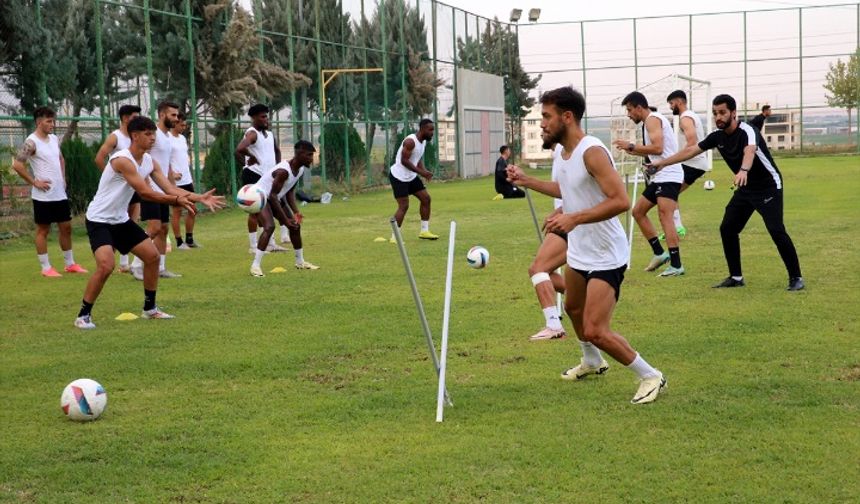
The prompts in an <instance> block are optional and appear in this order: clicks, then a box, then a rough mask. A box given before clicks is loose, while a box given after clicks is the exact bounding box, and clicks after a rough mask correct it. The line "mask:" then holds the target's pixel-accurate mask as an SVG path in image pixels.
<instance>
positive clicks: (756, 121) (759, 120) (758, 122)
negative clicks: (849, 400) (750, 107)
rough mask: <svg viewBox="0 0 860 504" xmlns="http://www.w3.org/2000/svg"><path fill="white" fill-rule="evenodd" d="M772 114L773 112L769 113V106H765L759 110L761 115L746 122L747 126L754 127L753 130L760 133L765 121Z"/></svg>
mask: <svg viewBox="0 0 860 504" xmlns="http://www.w3.org/2000/svg"><path fill="white" fill-rule="evenodd" d="M772 113H773V112H771V110H770V105H765V106H763V107H762V108H761V114H759V115H757V116H755V117H753V118H752V119H750V120H749V121H747V124H749V125H750V126H753V127H755V129H757V130H758V131H759V133H760V132H761V131H762V130H763V129H764V123H765V121H767V118H768V117H770V115H771V114H772Z"/></svg>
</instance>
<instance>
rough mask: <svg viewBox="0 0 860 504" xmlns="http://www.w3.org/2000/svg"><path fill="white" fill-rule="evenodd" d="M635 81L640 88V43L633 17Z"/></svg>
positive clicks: (636, 86) (637, 87)
mask: <svg viewBox="0 0 860 504" xmlns="http://www.w3.org/2000/svg"><path fill="white" fill-rule="evenodd" d="M633 82H634V83H635V86H634V87H635V88H636V89H639V45H638V41H637V37H636V18H633Z"/></svg>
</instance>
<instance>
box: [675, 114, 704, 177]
mask: <svg viewBox="0 0 860 504" xmlns="http://www.w3.org/2000/svg"><path fill="white" fill-rule="evenodd" d="M685 117H689V118H690V119H692V121H693V126H694V127H695V128H696V145H698V144H699V142H701V141H702V140H704V139H705V129H704V128H703V127H702V120H701V119H699V114H696V113H695V112H693V111H692V110H689V109H688V110H685V111H683V112H681V117H680V118H679V122H678V150H683V149H685V148H687V147H689V145H687V137H686V136H685V135H684V131H683V129H682V128H681V123H680V120H681V119H683V118H685ZM682 164H685V165H687V166H689V167H692V168H697V169H699V170H703V171H710V170H711V168H710V167H709V166H708V155H707V154H705V153H704V152H703V153H701V154H699V155H698V156H696V157H693V158H690V159H688V160H686V161H684V162H683V163H682Z"/></svg>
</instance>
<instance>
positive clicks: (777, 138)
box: [776, 135, 785, 142]
mask: <svg viewBox="0 0 860 504" xmlns="http://www.w3.org/2000/svg"><path fill="white" fill-rule="evenodd" d="M776 141H777V142H785V135H779V136H777V137H776Z"/></svg>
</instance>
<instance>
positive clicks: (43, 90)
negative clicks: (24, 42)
mask: <svg viewBox="0 0 860 504" xmlns="http://www.w3.org/2000/svg"><path fill="white" fill-rule="evenodd" d="M35 4H36V26H37V27H38V28H39V31H41V30H42V2H41V1H39V0H37V1H36V2H35ZM38 82H39V102H40V103H39V105H43V106H46V105H48V83H47V81H46V80H45V72H39V81H38Z"/></svg>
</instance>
